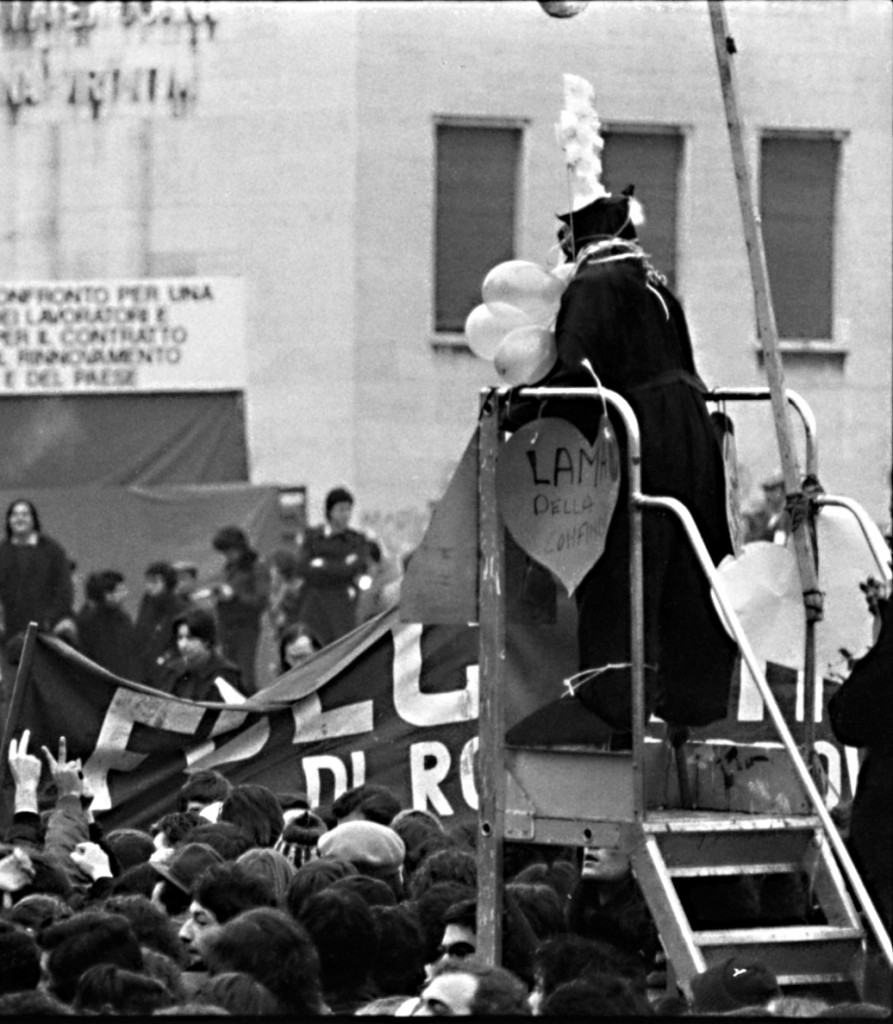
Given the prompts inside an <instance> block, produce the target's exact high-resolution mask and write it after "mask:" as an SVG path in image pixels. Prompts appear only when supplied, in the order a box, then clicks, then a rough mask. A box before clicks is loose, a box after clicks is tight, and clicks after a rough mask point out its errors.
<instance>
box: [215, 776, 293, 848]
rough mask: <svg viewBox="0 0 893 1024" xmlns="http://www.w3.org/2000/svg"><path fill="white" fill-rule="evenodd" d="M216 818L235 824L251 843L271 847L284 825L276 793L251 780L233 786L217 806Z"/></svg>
mask: <svg viewBox="0 0 893 1024" xmlns="http://www.w3.org/2000/svg"><path fill="white" fill-rule="evenodd" d="M220 821H229V822H232V824H234V825H238V827H239V828H241V829H242V831H243V832H244V833H245V834H246V835H247V836H248V838H249V839H250V840H251V845H252V846H273V844H274V843H275V842H276V840H277V839H278V838H279V836H280V835H282V829H283V827H284V825H285V819H284V817H283V814H282V808H281V807H280V806H279V801H278V800H277V799H276V794H275V793H274V792H273V791H272V790H271V789H267V787H266V786H259V785H256V784H254V783H245V784H244V785H241V786H233V790H232V792H231V793H230V795H229V796H228V797H227V798H226V799H225V800H224V801H223V806H222V807H221V808H220Z"/></svg>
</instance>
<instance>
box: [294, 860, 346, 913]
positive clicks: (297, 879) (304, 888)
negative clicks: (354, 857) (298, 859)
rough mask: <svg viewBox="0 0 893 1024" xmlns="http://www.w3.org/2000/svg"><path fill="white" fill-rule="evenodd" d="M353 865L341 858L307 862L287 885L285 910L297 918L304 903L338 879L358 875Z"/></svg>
mask: <svg viewBox="0 0 893 1024" xmlns="http://www.w3.org/2000/svg"><path fill="white" fill-rule="evenodd" d="M358 874H359V871H358V870H357V868H356V866H355V865H354V864H351V862H350V861H349V860H343V859H342V858H341V857H325V858H318V859H316V860H310V861H307V863H306V864H302V865H301V866H300V867H299V868H298V869H297V870H296V871H295V875H294V878H292V880H291V881H290V882H289V883H288V889H286V891H285V909H286V910H287V911H288V912H289V914H291V915H292V917H295V918H296V917H297V916H298V915H299V914H300V912H301V907H302V906H303V905H304V903H305V901H306V900H308V899H310V897H311V896H315V895H316V893H318V892H322V891H323V889H328V887H329V886H330V885H331V884H332V883H333V882H336V881H337V880H338V879H339V878H348V877H351V876H354V875H358Z"/></svg>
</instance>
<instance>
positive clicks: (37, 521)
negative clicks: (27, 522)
mask: <svg viewBox="0 0 893 1024" xmlns="http://www.w3.org/2000/svg"><path fill="white" fill-rule="evenodd" d="M16 505H27V506H28V508H29V509H30V510H31V519H32V520H33V522H34V531H35V533H40V516H39V515H38V514H37V509H36V508H35V507H34V503H33V502H31V501H28V499H27V498H16V499H15V501H11V502H10V503H9V505H8V506H7V508H6V539H7V540H12V530H11V529H10V526H9V517H10V516H11V515H12V510H13V509H14V508H15V507H16Z"/></svg>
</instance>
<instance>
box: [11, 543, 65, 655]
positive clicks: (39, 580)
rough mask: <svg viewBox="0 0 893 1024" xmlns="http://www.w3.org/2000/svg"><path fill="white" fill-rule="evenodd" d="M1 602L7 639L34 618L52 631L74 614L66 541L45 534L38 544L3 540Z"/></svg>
mask: <svg viewBox="0 0 893 1024" xmlns="http://www.w3.org/2000/svg"><path fill="white" fill-rule="evenodd" d="M0 603H2V605H3V614H4V621H5V638H6V640H7V641H8V640H10V639H12V637H14V636H16V634H18V633H23V632H24V631H25V630H26V629H27V628H28V623H29V622H31V621H34V622H36V623H37V626H38V628H39V629H41V630H44V631H49V630H51V629H52V628H53V626H55V625H56V623H57V622H59V620H60V619H64V618H66V617H67V616H70V615H72V604H73V603H74V588H73V586H72V582H71V567H70V565H69V560H68V555H67V554H66V553H65V549H64V548H63V547H62V545H61V544H59V543H58V542H57V541H55V540H53V539H52V537H47V536H45V535H43V534H41V535H39V536H38V539H37V543H36V544H34V545H31V544H21V545H20V544H13V543H12V542H10V541H3V543H0Z"/></svg>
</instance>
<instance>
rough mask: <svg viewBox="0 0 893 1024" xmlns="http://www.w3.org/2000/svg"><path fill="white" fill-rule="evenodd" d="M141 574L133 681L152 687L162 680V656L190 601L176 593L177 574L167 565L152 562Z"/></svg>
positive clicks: (135, 630) (169, 647)
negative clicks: (178, 619)
mask: <svg viewBox="0 0 893 1024" xmlns="http://www.w3.org/2000/svg"><path fill="white" fill-rule="evenodd" d="M144 575H145V580H146V585H145V590H144V591H143V596H142V598H141V599H140V606H139V610H138V611H137V616H136V624H135V629H134V633H135V644H136V659H137V675H136V677H135V678H137V679H139V680H140V682H143V683H146V684H147V685H148V686H155V685H157V683H158V681H159V679H160V678H161V676H160V673H161V672H162V665H163V661H164V657H165V655H166V654H168V653H170V652H171V649H172V645H173V637H172V632H171V631H172V628H173V624H174V620H175V619H176V618H177V616H179V615H181V614H182V613H183V612H184V611H186V609H187V608H188V607H189V602H188V600H187V599H186V597H184V596H183V595H182V594H178V593H177V573H176V571H175V569H174V567H173V566H172V565H171V564H170V563H169V562H153V563H152V564H151V565H149V566H147V568H146V571H145V574H144Z"/></svg>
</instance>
